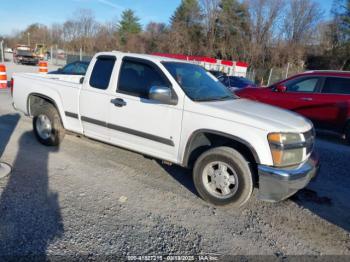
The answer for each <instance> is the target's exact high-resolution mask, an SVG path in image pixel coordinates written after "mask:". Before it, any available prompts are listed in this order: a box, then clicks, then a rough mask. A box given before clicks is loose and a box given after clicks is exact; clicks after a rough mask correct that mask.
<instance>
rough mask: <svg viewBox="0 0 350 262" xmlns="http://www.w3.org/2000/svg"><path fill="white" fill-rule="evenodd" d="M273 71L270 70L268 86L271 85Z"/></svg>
mask: <svg viewBox="0 0 350 262" xmlns="http://www.w3.org/2000/svg"><path fill="white" fill-rule="evenodd" d="M272 71H273V68H271V69H270V74H269V79H268V80H267V85H268V86H269V85H270V81H271V76H272Z"/></svg>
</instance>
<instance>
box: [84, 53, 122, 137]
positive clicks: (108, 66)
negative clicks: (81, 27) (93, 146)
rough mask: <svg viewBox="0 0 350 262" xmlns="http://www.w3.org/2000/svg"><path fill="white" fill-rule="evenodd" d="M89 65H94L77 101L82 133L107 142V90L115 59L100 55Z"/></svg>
mask: <svg viewBox="0 0 350 262" xmlns="http://www.w3.org/2000/svg"><path fill="white" fill-rule="evenodd" d="M94 62H95V63H94ZM91 63H94V66H93V69H92V72H88V74H87V75H89V73H90V79H86V80H85V83H84V86H83V88H82V89H81V93H80V100H79V101H80V104H79V109H80V117H81V122H82V126H83V131H84V134H85V135H86V136H88V137H92V138H96V139H99V140H103V141H109V138H110V136H109V129H108V128H107V121H108V115H109V110H110V108H109V106H110V95H109V94H108V89H109V86H110V85H112V82H113V81H111V80H112V79H113V78H112V77H111V76H112V74H113V69H114V65H115V63H116V57H115V56H106V55H100V56H98V57H97V58H96V60H95V61H92V62H91Z"/></svg>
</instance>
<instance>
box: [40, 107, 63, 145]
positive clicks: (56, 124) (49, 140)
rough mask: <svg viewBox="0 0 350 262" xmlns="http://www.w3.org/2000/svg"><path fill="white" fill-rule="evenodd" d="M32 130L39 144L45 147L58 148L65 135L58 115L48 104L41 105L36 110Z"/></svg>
mask: <svg viewBox="0 0 350 262" xmlns="http://www.w3.org/2000/svg"><path fill="white" fill-rule="evenodd" d="M33 130H34V134H35V136H36V138H37V139H38V140H39V142H40V143H42V144H44V145H46V146H58V145H59V144H60V143H61V142H62V140H63V138H64V135H65V130H64V128H63V125H62V122H61V118H60V115H59V113H58V112H57V109H56V108H55V107H54V106H53V105H52V104H49V103H45V104H43V105H42V106H41V107H39V108H38V109H37V110H36V112H35V115H34V118H33Z"/></svg>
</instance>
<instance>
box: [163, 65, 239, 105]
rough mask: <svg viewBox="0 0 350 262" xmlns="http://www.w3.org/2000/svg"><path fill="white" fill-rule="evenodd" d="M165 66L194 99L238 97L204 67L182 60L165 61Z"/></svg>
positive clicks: (207, 99) (209, 99) (214, 99)
mask: <svg viewBox="0 0 350 262" xmlns="http://www.w3.org/2000/svg"><path fill="white" fill-rule="evenodd" d="M163 65H164V66H165V68H166V69H167V70H168V71H169V73H170V74H171V75H172V76H173V77H174V79H175V80H176V81H177V82H178V83H179V85H180V86H181V87H182V89H183V90H184V92H185V93H186V95H187V96H188V97H189V98H191V99H192V100H193V101H217V100H227V99H234V98H236V97H235V96H234V95H233V94H232V93H231V92H230V91H229V90H228V89H227V88H226V87H225V86H224V85H223V84H221V83H220V81H219V80H218V79H217V78H215V77H214V76H213V75H212V74H210V73H209V72H207V71H206V70H205V69H204V68H202V67H200V66H198V65H193V64H187V63H181V62H163Z"/></svg>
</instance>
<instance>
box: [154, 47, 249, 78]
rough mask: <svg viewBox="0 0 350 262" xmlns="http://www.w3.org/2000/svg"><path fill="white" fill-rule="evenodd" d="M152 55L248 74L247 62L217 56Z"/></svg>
mask: <svg viewBox="0 0 350 262" xmlns="http://www.w3.org/2000/svg"><path fill="white" fill-rule="evenodd" d="M152 55H156V56H162V57H169V58H174V59H179V60H186V61H190V62H193V63H195V64H199V65H201V66H203V67H204V68H205V69H207V70H215V71H221V72H224V73H226V74H227V75H230V76H243V77H245V76H246V75H247V69H248V66H249V65H248V64H247V63H245V62H240V61H239V62H235V61H229V60H219V59H216V58H211V57H205V56H186V55H181V54H164V53H153V54H152Z"/></svg>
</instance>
